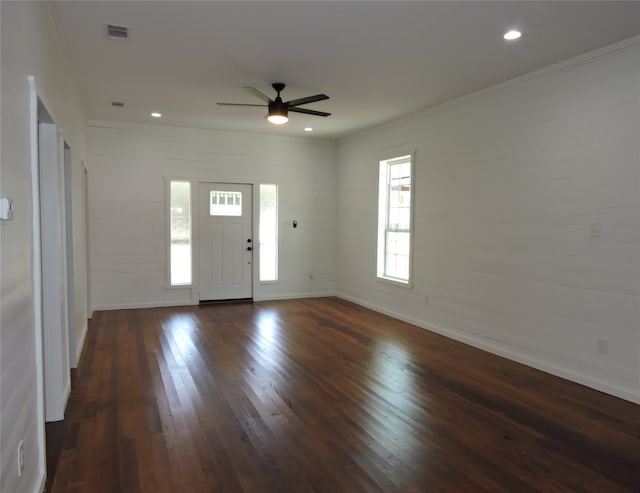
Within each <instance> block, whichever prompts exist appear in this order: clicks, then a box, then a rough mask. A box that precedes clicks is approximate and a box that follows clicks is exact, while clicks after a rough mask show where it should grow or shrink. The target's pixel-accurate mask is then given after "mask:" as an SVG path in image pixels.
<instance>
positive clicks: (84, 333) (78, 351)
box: [76, 321, 89, 365]
mask: <svg viewBox="0 0 640 493" xmlns="http://www.w3.org/2000/svg"><path fill="white" fill-rule="evenodd" d="M87 330H89V324H88V323H87V322H86V321H85V323H84V325H83V326H82V330H81V331H80V337H79V338H78V341H77V343H76V365H77V362H78V361H80V356H82V350H83V349H84V341H85V339H86V338H87Z"/></svg>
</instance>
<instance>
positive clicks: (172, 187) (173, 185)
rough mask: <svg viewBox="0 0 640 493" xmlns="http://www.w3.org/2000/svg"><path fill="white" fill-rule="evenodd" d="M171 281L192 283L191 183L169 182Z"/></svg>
mask: <svg viewBox="0 0 640 493" xmlns="http://www.w3.org/2000/svg"><path fill="white" fill-rule="evenodd" d="M169 283H170V284H171V286H188V285H190V284H191V183H190V182H188V181H174V180H171V181H170V182H169Z"/></svg>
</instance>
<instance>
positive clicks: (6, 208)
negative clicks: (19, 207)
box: [0, 197, 13, 221]
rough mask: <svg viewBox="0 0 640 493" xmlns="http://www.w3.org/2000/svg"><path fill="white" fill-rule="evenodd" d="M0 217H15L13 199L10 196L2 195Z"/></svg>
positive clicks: (5, 218)
mask: <svg viewBox="0 0 640 493" xmlns="http://www.w3.org/2000/svg"><path fill="white" fill-rule="evenodd" d="M0 219H2V220H3V221H8V220H9V219H13V200H11V199H10V198H8V197H0Z"/></svg>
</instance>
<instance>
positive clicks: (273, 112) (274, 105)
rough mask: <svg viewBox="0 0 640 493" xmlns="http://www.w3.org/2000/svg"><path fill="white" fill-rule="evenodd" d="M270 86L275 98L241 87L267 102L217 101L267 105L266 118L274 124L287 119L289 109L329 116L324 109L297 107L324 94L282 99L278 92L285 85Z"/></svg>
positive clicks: (276, 83) (278, 83)
mask: <svg viewBox="0 0 640 493" xmlns="http://www.w3.org/2000/svg"><path fill="white" fill-rule="evenodd" d="M271 86H272V87H273V88H274V89H275V91H276V92H277V95H276V99H271V98H270V97H269V96H267V95H266V94H264V93H262V92H260V91H258V90H257V89H256V88H255V87H243V89H244V90H245V91H247V92H248V93H249V94H253V95H254V96H256V97H257V98H259V99H262V100H263V101H264V102H265V103H267V104H244V103H218V105H219V106H262V107H265V106H266V107H268V108H269V111H268V113H267V120H269V121H270V122H271V123H274V124H276V125H282V124H283V123H287V121H289V116H288V114H289V111H293V112H294V113H305V114H307V115H315V116H329V115H330V114H331V113H325V112H324V111H316V110H308V109H306V108H299V106H301V105H303V104H309V103H315V102H316V101H322V100H324V99H329V96H327V95H326V94H316V95H315V96H308V97H306V98H300V99H293V100H291V101H282V98H281V97H280V92H281V91H283V90H284V88H285V87H286V86H285V84H283V83H282V82H274V83H273V84H271Z"/></svg>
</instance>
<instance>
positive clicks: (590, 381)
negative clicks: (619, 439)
mask: <svg viewBox="0 0 640 493" xmlns="http://www.w3.org/2000/svg"><path fill="white" fill-rule="evenodd" d="M335 296H337V297H338V298H342V299H344V300H347V301H350V302H352V303H355V304H356V305H360V306H363V307H365V308H369V309H370V310H373V311H376V312H379V313H383V314H384V315H388V316H390V317H393V318H396V319H398V320H402V321H403V322H407V323H409V324H412V325H415V326H417V327H420V328H422V329H425V330H429V331H431V332H435V333H436V334H440V335H443V336H445V337H448V338H450V339H454V340H456V341H459V342H462V343H464V344H468V345H470V346H473V347H476V348H478V349H482V350H483V351H487V352H489V353H492V354H496V355H498V356H502V357H504V358H507V359H510V360H512V361H515V362H517V363H521V364H523V365H526V366H530V367H531V368H535V369H536V370H541V371H544V372H545V373H550V374H551V375H555V376H557V377H560V378H564V379H565V380H570V381H572V382H575V383H578V384H580V385H584V386H586V387H590V388H592V389H595V390H598V391H600V392H604V393H606V394H610V395H613V396H615V397H619V398H621V399H624V400H627V401H630V402H633V403H635V404H640V393H638V392H636V391H633V390H631V389H626V388H624V387H619V386H616V385H611V384H609V383H607V382H602V381H600V380H597V379H595V378H592V377H589V376H587V375H582V374H579V373H575V372H573V371H571V370H568V369H566V368H561V367H559V366H556V365H554V364H551V363H548V362H545V361H542V360H539V359H536V358H534V357H532V356H530V355H526V354H523V353H520V352H518V351H516V350H514V349H513V348H509V347H508V346H503V345H500V344H498V343H496V342H495V341H490V340H487V339H484V338H482V337H480V336H475V335H473V334H470V333H468V332H462V331H460V330H456V329H451V328H446V327H439V326H436V325H432V324H429V323H426V322H424V321H422V320H417V319H414V318H411V317H407V316H405V315H403V314H401V313H398V312H395V311H393V310H388V309H386V308H383V307H380V306H377V305H374V304H373V303H369V302H367V301H364V300H361V299H358V298H355V297H353V296H349V295H348V294H345V293H336V295H335Z"/></svg>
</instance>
